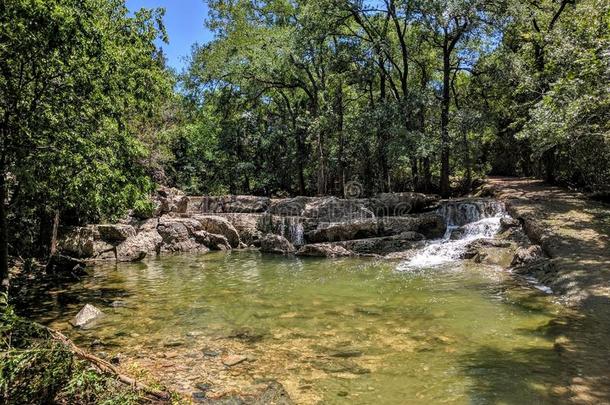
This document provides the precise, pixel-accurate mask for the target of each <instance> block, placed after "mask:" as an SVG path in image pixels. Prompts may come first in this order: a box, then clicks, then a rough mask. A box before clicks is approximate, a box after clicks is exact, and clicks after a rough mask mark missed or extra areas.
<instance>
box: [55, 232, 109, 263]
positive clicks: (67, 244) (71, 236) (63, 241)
mask: <svg viewBox="0 0 610 405" xmlns="http://www.w3.org/2000/svg"><path fill="white" fill-rule="evenodd" d="M57 247H58V251H59V252H61V253H62V254H64V255H67V256H72V257H75V258H79V259H90V260H108V259H112V260H114V259H115V254H114V245H112V244H110V243H108V242H105V241H103V240H101V235H100V233H99V231H98V229H97V226H96V225H88V226H82V227H75V228H69V229H67V230H62V233H61V236H60V238H59V241H58V244H57Z"/></svg>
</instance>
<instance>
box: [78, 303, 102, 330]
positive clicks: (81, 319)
mask: <svg viewBox="0 0 610 405" xmlns="http://www.w3.org/2000/svg"><path fill="white" fill-rule="evenodd" d="M102 316H104V313H103V312H102V311H100V310H99V309H97V308H96V307H94V306H93V305H91V304H86V305H85V306H84V307H83V308H82V309H81V310H80V311H79V312H78V314H76V316H75V317H74V318H72V320H71V321H70V323H71V324H72V326H74V327H77V328H82V327H84V326H86V325H87V324H90V323H91V322H93V321H95V320H97V319H99V318H101V317H102Z"/></svg>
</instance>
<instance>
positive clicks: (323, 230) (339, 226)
mask: <svg viewBox="0 0 610 405" xmlns="http://www.w3.org/2000/svg"><path fill="white" fill-rule="evenodd" d="M378 233H379V227H378V224H377V220H376V219H375V218H368V219H361V220H354V221H347V222H336V223H322V224H320V225H318V228H317V229H315V230H313V231H310V232H308V233H307V236H306V239H307V241H309V242H313V243H317V242H335V241H343V240H351V239H362V238H369V237H373V236H377V235H378Z"/></svg>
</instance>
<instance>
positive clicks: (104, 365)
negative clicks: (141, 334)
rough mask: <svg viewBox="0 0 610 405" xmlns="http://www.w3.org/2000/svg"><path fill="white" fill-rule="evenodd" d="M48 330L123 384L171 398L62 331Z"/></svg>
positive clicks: (58, 339)
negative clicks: (122, 372) (77, 343)
mask: <svg viewBox="0 0 610 405" xmlns="http://www.w3.org/2000/svg"><path fill="white" fill-rule="evenodd" d="M46 330H47V331H48V332H49V333H50V334H51V336H52V337H53V338H54V339H55V340H57V341H59V342H61V343H62V344H63V345H64V346H66V347H67V348H68V349H70V351H71V352H72V353H74V354H75V355H76V356H78V357H80V358H81V359H83V360H86V361H88V362H90V363H92V364H93V365H94V366H95V367H96V368H97V369H98V370H100V371H101V372H102V373H105V374H111V375H113V376H115V377H116V378H117V379H118V380H119V381H120V382H122V383H123V384H127V385H129V386H131V387H132V388H134V389H136V390H139V391H142V392H145V393H146V394H148V395H151V396H153V397H154V398H155V399H157V400H161V401H169V400H170V394H169V393H168V392H167V391H160V390H156V389H154V388H151V387H149V386H147V385H144V384H142V383H140V382H138V381H136V380H135V379H133V378H131V377H129V376H127V375H125V374H121V373H120V372H119V370H117V368H116V367H115V366H113V365H112V364H110V363H109V362H107V361H106V360H104V359H100V358H99V357H97V356H94V355H92V354H90V353H87V352H86V351H84V350H83V349H81V348H79V347H78V346H76V345H75V344H74V342H72V341H71V340H70V339H68V338H67V337H66V336H65V335H64V334H62V333H61V332H58V331H56V330H53V329H50V328H46Z"/></svg>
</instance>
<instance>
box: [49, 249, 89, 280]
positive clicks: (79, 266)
mask: <svg viewBox="0 0 610 405" xmlns="http://www.w3.org/2000/svg"><path fill="white" fill-rule="evenodd" d="M85 267H86V262H85V261H84V260H80V259H75V258H73V257H70V256H65V255H62V254H55V255H53V256H51V257H50V258H49V261H48V263H47V267H46V271H47V273H49V274H54V275H60V276H61V275H70V276H71V277H72V276H74V275H76V276H80V275H84V274H85Z"/></svg>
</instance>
